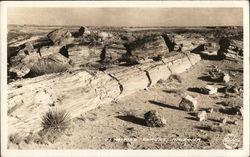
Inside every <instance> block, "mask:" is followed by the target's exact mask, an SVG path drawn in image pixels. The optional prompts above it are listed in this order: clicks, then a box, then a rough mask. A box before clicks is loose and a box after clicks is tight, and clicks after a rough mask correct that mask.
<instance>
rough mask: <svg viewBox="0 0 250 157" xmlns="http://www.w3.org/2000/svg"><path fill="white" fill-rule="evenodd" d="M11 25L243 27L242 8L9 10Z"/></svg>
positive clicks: (9, 22) (8, 16)
mask: <svg viewBox="0 0 250 157" xmlns="http://www.w3.org/2000/svg"><path fill="white" fill-rule="evenodd" d="M7 18H8V19H7V21H8V24H21V25H23V24H36V25H76V26H80V25H83V26H242V25H243V9H242V8H8V10H7Z"/></svg>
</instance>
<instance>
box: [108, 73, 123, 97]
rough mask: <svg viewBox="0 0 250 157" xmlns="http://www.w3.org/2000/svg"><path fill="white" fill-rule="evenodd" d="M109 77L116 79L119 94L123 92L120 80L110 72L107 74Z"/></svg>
mask: <svg viewBox="0 0 250 157" xmlns="http://www.w3.org/2000/svg"><path fill="white" fill-rule="evenodd" d="M108 75H109V76H110V77H111V78H113V79H114V80H116V81H117V83H118V85H119V89H120V95H121V94H122V92H123V85H122V84H121V82H120V81H119V80H118V79H117V78H116V77H115V76H113V75H112V74H108Z"/></svg>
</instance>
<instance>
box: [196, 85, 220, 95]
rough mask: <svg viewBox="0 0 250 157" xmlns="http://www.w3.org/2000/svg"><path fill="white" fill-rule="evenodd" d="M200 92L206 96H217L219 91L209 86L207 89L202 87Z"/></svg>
mask: <svg viewBox="0 0 250 157" xmlns="http://www.w3.org/2000/svg"><path fill="white" fill-rule="evenodd" d="M200 90H201V93H204V94H215V93H217V90H218V89H217V88H216V87H213V86H210V85H207V86H205V87H202V88H201V89H200Z"/></svg>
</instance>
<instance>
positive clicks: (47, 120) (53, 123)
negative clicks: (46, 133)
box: [42, 110, 70, 132]
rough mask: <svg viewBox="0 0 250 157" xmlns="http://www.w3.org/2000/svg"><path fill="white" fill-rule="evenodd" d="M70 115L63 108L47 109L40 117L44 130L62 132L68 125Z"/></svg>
mask: <svg viewBox="0 0 250 157" xmlns="http://www.w3.org/2000/svg"><path fill="white" fill-rule="evenodd" d="M69 122H70V115H69V113H68V112H67V111H65V110H49V111H48V112H47V113H46V114H45V115H44V116H43V117H42V127H43V129H44V130H53V131H56V132H62V131H64V130H66V129H67V128H68V126H69Z"/></svg>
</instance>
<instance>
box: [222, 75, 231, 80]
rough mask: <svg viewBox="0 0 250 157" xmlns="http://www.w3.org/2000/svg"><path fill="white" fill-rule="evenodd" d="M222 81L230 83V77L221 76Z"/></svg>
mask: <svg viewBox="0 0 250 157" xmlns="http://www.w3.org/2000/svg"><path fill="white" fill-rule="evenodd" d="M222 81H223V82H229V81H230V76H229V74H227V73H223V74H222Z"/></svg>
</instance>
